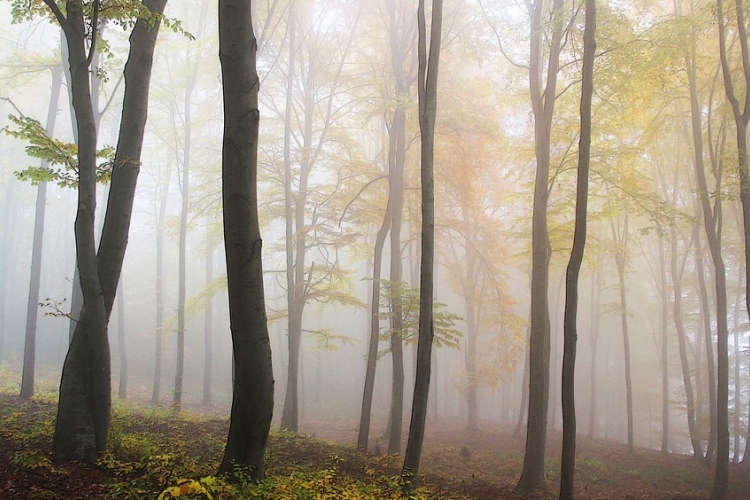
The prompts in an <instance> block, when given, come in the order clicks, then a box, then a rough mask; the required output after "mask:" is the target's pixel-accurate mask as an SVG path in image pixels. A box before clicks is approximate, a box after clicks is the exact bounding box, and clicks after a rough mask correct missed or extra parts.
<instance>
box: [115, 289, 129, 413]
mask: <svg viewBox="0 0 750 500" xmlns="http://www.w3.org/2000/svg"><path fill="white" fill-rule="evenodd" d="M117 353H118V355H119V358H120V378H119V381H118V382H119V383H118V384H117V397H119V398H120V399H125V398H127V396H128V354H127V350H126V349H125V296H124V295H123V293H122V280H120V282H119V284H118V286H117Z"/></svg>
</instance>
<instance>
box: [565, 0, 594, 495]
mask: <svg viewBox="0 0 750 500" xmlns="http://www.w3.org/2000/svg"><path fill="white" fill-rule="evenodd" d="M595 54H596V0H586V21H585V28H584V33H583V69H582V71H583V77H582V78H583V79H582V83H581V112H580V115H581V135H580V139H579V141H578V182H577V188H576V215H575V232H574V234H573V248H572V249H571V251H570V261H569V263H568V268H567V271H566V273H565V319H564V324H563V328H564V335H565V346H564V348H563V365H562V391H561V392H562V413H563V443H562V458H561V460H560V465H561V471H560V499H561V500H562V499H573V498H574V496H575V495H574V491H575V490H574V486H575V453H576V409H575V362H576V345H577V342H578V324H577V320H578V275H579V273H580V270H581V262H582V261H583V251H584V247H585V245H586V216H587V207H588V191H589V189H588V186H589V163H590V160H591V99H592V96H593V93H594V55H595Z"/></svg>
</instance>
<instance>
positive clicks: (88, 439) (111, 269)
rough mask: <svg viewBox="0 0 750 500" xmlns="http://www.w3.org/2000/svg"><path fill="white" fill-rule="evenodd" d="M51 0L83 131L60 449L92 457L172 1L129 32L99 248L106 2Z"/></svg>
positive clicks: (98, 444) (104, 430) (105, 410)
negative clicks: (110, 330)
mask: <svg viewBox="0 0 750 500" xmlns="http://www.w3.org/2000/svg"><path fill="white" fill-rule="evenodd" d="M44 3H45V5H46V6H47V7H48V8H49V10H50V11H51V12H52V13H53V15H54V17H55V18H56V19H57V20H58V22H59V23H60V25H61V27H62V29H63V31H64V32H65V35H66V40H67V48H68V53H69V61H70V70H71V92H72V96H73V107H74V109H75V117H76V120H75V121H76V127H77V131H78V133H77V137H78V177H79V178H78V193H79V201H78V211H77V217H76V224H75V232H76V254H77V262H78V270H79V275H80V282H81V289H82V292H83V298H84V309H83V314H82V315H81V317H80V321H79V322H78V324H77V326H76V329H75V332H74V334H73V338H72V340H71V344H70V348H69V351H68V355H67V356H66V358H65V364H64V366H63V375H62V378H61V382H60V399H59V403H58V415H57V421H56V425H55V437H54V449H55V453H56V454H57V455H59V456H61V457H65V458H73V459H78V460H85V461H90V462H93V461H94V460H95V459H96V455H97V453H99V452H102V451H104V450H105V449H106V443H107V437H108V432H109V416H110V405H111V395H110V354H109V343H108V340H107V322H108V318H109V314H110V313H111V311H112V306H113V303H114V297H115V290H116V289H117V283H118V279H119V275H120V270H121V269H122V261H123V258H124V255H125V247H126V246H127V236H128V230H129V227H130V216H131V213H132V202H133V198H134V192H135V183H136V179H137V176H138V172H139V167H140V152H141V147H142V142H143V131H144V127H145V122H146V115H147V103H148V82H149V80H150V75H151V62H152V59H153V50H154V46H155V42H156V36H157V34H158V28H159V24H160V19H161V13H162V12H163V9H164V6H165V5H166V0H151V1H148V0H147V1H146V2H145V4H144V6H145V7H146V9H144V11H142V12H139V18H138V20H137V21H136V23H135V26H134V28H133V32H132V33H131V38H130V54H129V56H128V62H127V63H126V67H125V87H126V90H125V97H124V103H123V116H122V119H121V122H120V133H119V139H118V145H117V151H116V153H115V160H114V169H113V172H112V186H111V188H110V195H109V199H108V204H107V215H106V217H105V221H104V226H103V231H102V237H101V241H100V244H99V251H98V253H97V252H96V249H95V241H94V211H95V205H96V171H97V169H96V124H95V117H94V111H93V106H92V102H91V98H90V85H89V78H88V70H89V66H90V64H91V60H92V58H93V54H94V52H95V50H96V39H97V36H98V35H97V32H98V23H99V13H100V8H101V4H100V2H99V1H98V0H95V1H94V2H93V3H92V4H91V5H88V4H84V3H83V2H82V1H74V2H67V4H66V10H65V12H63V11H62V10H61V9H60V7H59V5H58V4H57V3H56V2H54V1H53V0H45V1H44ZM88 8H90V9H91V23H90V26H93V27H94V29H92V30H90V32H91V44H90V45H91V46H90V48H89V50H88V52H87V51H86V36H87V35H86V33H87V26H86V24H87V23H86V19H87V17H86V10H87V9H88Z"/></svg>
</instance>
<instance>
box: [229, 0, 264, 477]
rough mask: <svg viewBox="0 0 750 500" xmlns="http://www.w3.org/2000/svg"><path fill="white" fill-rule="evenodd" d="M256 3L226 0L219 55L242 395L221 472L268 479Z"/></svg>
mask: <svg viewBox="0 0 750 500" xmlns="http://www.w3.org/2000/svg"><path fill="white" fill-rule="evenodd" d="M251 4H252V2H247V1H244V0H219V57H220V60H221V73H222V87H223V97H224V141H223V145H222V198H223V202H224V247H225V252H226V259H227V285H228V291H229V316H230V325H231V326H230V328H231V331H232V350H233V354H234V357H233V359H234V389H233V391H232V411H231V417H230V424H229V435H228V436H227V446H226V450H225V452H224V458H223V460H222V462H221V466H220V467H219V472H220V473H232V472H234V471H235V470H236V468H237V467H247V468H249V470H250V475H251V477H252V478H253V479H256V480H258V479H262V478H263V477H265V466H264V455H265V450H266V443H267V441H268V432H269V430H270V426H271V417H272V415H273V368H272V365H271V345H270V342H269V339H268V324H267V320H266V310H265V297H264V291H263V267H262V260H261V246H262V241H261V237H260V224H259V222H258V193H257V178H258V177H257V176H258V129H259V120H260V114H259V111H258V89H259V86H260V82H259V80H258V74H257V71H256V63H255V58H256V53H257V50H258V46H257V42H256V39H255V35H254V33H253V29H252V26H253V24H252V6H251Z"/></svg>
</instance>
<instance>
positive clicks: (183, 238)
mask: <svg viewBox="0 0 750 500" xmlns="http://www.w3.org/2000/svg"><path fill="white" fill-rule="evenodd" d="M187 65H188V71H190V76H189V77H188V82H187V86H186V87H185V102H184V104H185V117H184V126H183V133H184V134H185V142H184V144H183V154H182V182H181V185H180V187H181V189H182V207H181V210H180V243H179V263H178V267H179V270H178V274H179V285H178V293H177V364H176V372H175V379H174V398H173V402H172V405H173V406H174V408H175V409H177V410H179V409H180V407H181V406H182V386H183V381H184V373H185V295H186V288H187V283H186V281H187V276H186V270H185V266H186V260H187V256H186V251H187V222H188V212H189V211H190V159H191V154H190V153H191V151H190V150H191V147H192V133H191V132H192V129H191V116H192V110H191V108H192V105H193V90H194V89H195V80H196V78H197V72H198V68H197V66H196V67H190V66H191V64H190V59H189V58H188V63H187Z"/></svg>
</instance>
